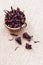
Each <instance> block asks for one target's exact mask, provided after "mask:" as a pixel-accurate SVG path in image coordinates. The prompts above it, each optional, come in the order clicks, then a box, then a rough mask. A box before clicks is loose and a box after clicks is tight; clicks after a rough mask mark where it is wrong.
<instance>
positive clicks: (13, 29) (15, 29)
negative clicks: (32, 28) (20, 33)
mask: <svg viewBox="0 0 43 65" xmlns="http://www.w3.org/2000/svg"><path fill="white" fill-rule="evenodd" d="M5 26H6V28H7V29H9V30H10V31H17V30H20V29H22V28H24V27H26V26H27V24H26V23H24V24H23V25H22V26H21V27H18V28H10V27H9V26H7V25H6V24H5Z"/></svg>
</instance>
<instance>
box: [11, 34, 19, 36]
mask: <svg viewBox="0 0 43 65" xmlns="http://www.w3.org/2000/svg"><path fill="white" fill-rule="evenodd" d="M10 35H13V36H18V35H17V34H10Z"/></svg>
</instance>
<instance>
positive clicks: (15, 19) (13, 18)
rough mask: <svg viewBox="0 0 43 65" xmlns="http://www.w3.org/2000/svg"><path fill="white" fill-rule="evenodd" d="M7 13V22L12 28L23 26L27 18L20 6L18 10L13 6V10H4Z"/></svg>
mask: <svg viewBox="0 0 43 65" xmlns="http://www.w3.org/2000/svg"><path fill="white" fill-rule="evenodd" d="M4 12H5V13H6V14H5V24H6V25H7V26H9V27H11V28H18V27H21V26H22V25H23V24H24V23H25V20H26V17H25V14H24V12H22V11H21V10H20V9H19V8H17V9H16V10H15V9H13V7H12V6H11V11H7V10H5V11H4Z"/></svg>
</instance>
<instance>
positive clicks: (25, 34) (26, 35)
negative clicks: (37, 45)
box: [23, 32, 33, 41]
mask: <svg viewBox="0 0 43 65" xmlns="http://www.w3.org/2000/svg"><path fill="white" fill-rule="evenodd" d="M32 37H33V36H30V35H29V34H28V33H27V32H25V33H23V38H25V39H27V40H28V41H31V38H32Z"/></svg>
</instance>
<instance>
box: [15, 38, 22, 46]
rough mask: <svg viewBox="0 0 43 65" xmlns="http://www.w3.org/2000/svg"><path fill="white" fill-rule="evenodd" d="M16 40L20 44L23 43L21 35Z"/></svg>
mask: <svg viewBox="0 0 43 65" xmlns="http://www.w3.org/2000/svg"><path fill="white" fill-rule="evenodd" d="M15 40H16V42H18V43H19V44H20V45H21V44H22V42H21V37H17V38H16V39H15Z"/></svg>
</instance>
